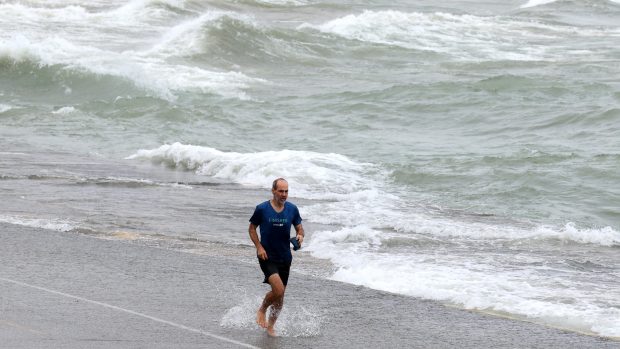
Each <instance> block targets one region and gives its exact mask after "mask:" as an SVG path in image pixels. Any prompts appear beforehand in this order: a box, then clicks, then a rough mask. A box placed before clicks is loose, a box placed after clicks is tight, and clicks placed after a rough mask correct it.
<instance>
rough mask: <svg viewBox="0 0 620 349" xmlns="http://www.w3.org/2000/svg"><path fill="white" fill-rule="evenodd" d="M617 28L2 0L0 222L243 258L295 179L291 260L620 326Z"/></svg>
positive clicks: (384, 9) (594, 15) (593, 10)
mask: <svg viewBox="0 0 620 349" xmlns="http://www.w3.org/2000/svg"><path fill="white" fill-rule="evenodd" d="M618 23H620V3H618V2H617V1H603V0H596V1H594V0H588V1H542V0H541V1H478V2H475V1H458V2H454V1H446V2H436V1H434V2H426V1H418V2H415V3H412V2H405V1H397V2H393V1H390V2H387V1H351V2H327V1H326V2H319V1H309V0H308V1H301V0H300V1H276V0H271V1H252V0H244V1H241V0H240V1H180V0H178V1H173V0H160V1H156V0H151V1H148V0H140V1H129V2H120V1H88V2H86V1H77V0H76V1H61V0H56V1H19V2H17V1H4V2H2V3H1V4H0V28H1V30H0V124H1V125H2V127H1V128H0V139H2V145H3V147H2V148H3V150H2V152H1V153H0V170H1V172H0V195H1V196H2V197H1V202H2V203H1V204H0V221H3V222H8V223H11V224H21V225H30V226H39V227H45V228H48V229H54V230H62V231H74V232H78V233H84V234H93V235H96V236H100V237H103V238H119V237H120V238H127V237H131V238H132V239H133V238H135V239H143V240H145V241H146V240H148V241H151V242H152V241H156V243H157V244H163V245H165V246H166V247H170V248H183V249H185V250H187V251H191V252H194V253H221V254H226V255H228V256H233V258H239V259H242V260H248V261H251V260H252V250H251V247H250V244H249V239H248V238H247V232H246V230H247V219H248V218H249V216H250V215H251V212H252V209H253V207H254V205H255V204H257V203H258V202H260V201H261V200H264V199H266V198H267V197H268V196H269V192H268V190H267V188H268V186H269V184H270V183H271V181H272V180H273V178H275V177H279V176H284V177H286V178H287V179H288V180H289V183H290V188H291V201H293V202H295V203H297V204H298V205H299V207H300V210H301V213H302V217H303V218H304V222H305V223H304V225H305V227H306V230H307V231H308V235H309V236H308V239H307V241H306V246H305V247H304V249H303V250H302V251H301V252H300V253H297V254H296V258H297V260H298V261H303V262H301V263H297V265H296V266H295V267H296V268H297V270H300V271H302V272H308V273H313V274H315V275H319V276H322V277H329V278H333V279H336V280H340V281H345V282H349V283H353V284H361V285H365V286H368V287H371V288H376V289H381V290H386V291H390V292H394V293H400V294H403V295H407V296H415V297H423V298H430V299H435V300H439V301H442V302H445V303H449V304H453V305H457V306H461V307H465V308H468V309H478V310H482V311H488V312H492V313H500V314H503V315H508V316H513V317H517V318H522V319H526V320H530V321H535V322H539V323H542V324H547V325H551V326H558V327H562V328H568V329H570V330H575V331H580V332H586V333H592V334H595V335H600V336H606V337H620V303H618V299H620V297H619V295H620V282H619V281H618V280H620V265H619V262H618V261H619V260H620V258H619V257H620V249H619V248H620V232H619V230H620V199H619V198H620V185H619V184H618V183H620V82H618V79H617V76H619V74H620V64H618V62H619V61H620V48H619V47H620V45H619V44H620V26H619V25H618ZM214 250H215V251H216V252H213V251H214ZM217 251H219V252H217ZM327 262H328V263H327Z"/></svg>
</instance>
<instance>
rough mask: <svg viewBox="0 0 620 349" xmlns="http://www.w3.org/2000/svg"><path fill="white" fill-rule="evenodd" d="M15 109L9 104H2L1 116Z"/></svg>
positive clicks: (0, 105) (0, 106)
mask: <svg viewBox="0 0 620 349" xmlns="http://www.w3.org/2000/svg"><path fill="white" fill-rule="evenodd" d="M11 109H13V106H12V105H8V104H1V103H0V114H2V113H4V112H7V111H9V110H11Z"/></svg>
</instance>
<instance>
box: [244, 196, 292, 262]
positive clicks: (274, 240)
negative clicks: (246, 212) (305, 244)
mask: <svg viewBox="0 0 620 349" xmlns="http://www.w3.org/2000/svg"><path fill="white" fill-rule="evenodd" d="M250 223H252V224H254V225H256V226H259V227H260V243H261V245H263V247H264V248H265V251H267V258H268V259H269V260H273V261H276V262H284V263H290V262H291V261H292V260H293V256H292V255H291V247H290V245H289V244H290V241H289V239H290V233H291V225H293V226H296V225H298V224H301V216H300V215H299V210H298V209H297V206H295V205H294V204H291V203H290V202H288V201H286V202H284V209H283V210H282V212H279V213H278V212H276V210H274V209H273V207H272V206H271V203H270V202H269V201H265V202H263V203H261V204H258V205H257V206H256V209H255V210H254V214H253V215H252V218H250Z"/></svg>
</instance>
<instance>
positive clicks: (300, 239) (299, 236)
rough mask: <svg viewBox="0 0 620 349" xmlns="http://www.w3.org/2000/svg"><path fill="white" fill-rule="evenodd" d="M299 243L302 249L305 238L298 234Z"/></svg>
mask: <svg viewBox="0 0 620 349" xmlns="http://www.w3.org/2000/svg"><path fill="white" fill-rule="evenodd" d="M297 241H299V247H301V243H302V242H304V236H303V235H301V234H297Z"/></svg>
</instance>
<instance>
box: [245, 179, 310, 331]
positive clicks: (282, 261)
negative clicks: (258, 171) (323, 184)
mask: <svg viewBox="0 0 620 349" xmlns="http://www.w3.org/2000/svg"><path fill="white" fill-rule="evenodd" d="M271 192H272V194H273V198H272V199H270V200H268V201H265V202H263V203H261V204H259V205H257V206H256V209H255V210H254V214H253V215H252V218H250V227H249V228H248V231H249V233H250V239H252V242H253V243H254V246H256V255H257V256H258V263H259V264H260V268H261V269H262V271H263V273H264V274H265V280H264V281H263V282H264V283H268V284H269V285H270V286H271V291H269V292H267V294H266V295H265V299H263V303H262V304H261V306H260V308H258V312H257V313H256V323H257V324H258V325H259V326H261V327H262V328H266V329H267V334H269V335H270V336H275V335H276V333H275V331H274V326H275V324H276V320H277V319H278V315H280V311H281V310H282V305H283V304H284V291H285V289H286V284H287V282H288V274H289V270H290V268H291V262H292V260H293V255H292V254H291V247H290V240H289V239H290V233H291V225H292V226H293V227H295V231H296V233H297V234H296V235H297V236H296V238H297V240H298V241H299V245H300V246H301V244H302V242H303V241H304V228H303V227H302V225H301V216H300V215H299V210H298V209H297V206H295V205H294V204H292V203H290V202H287V201H286V199H287V198H288V182H287V181H286V180H285V179H284V178H278V179H276V180H275V181H273V184H272V186H271ZM257 227H260V241H259V238H258V234H257V232H256V228H257ZM269 307H271V310H270V312H269V317H268V318H267V309H269Z"/></svg>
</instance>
